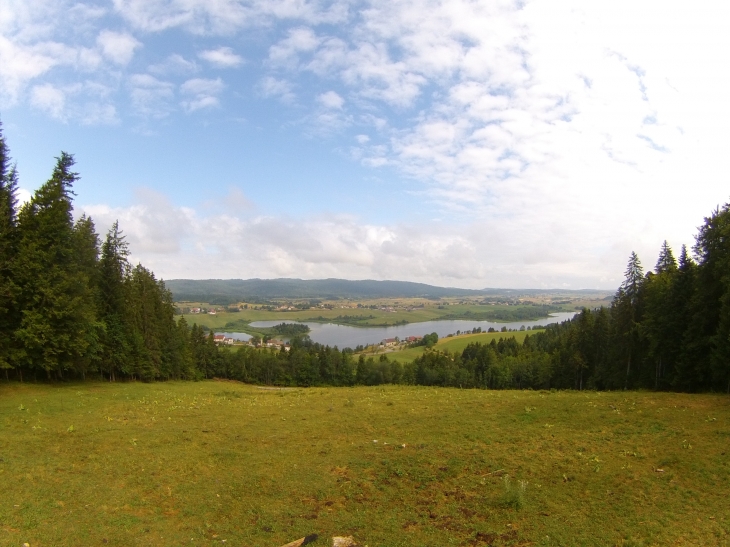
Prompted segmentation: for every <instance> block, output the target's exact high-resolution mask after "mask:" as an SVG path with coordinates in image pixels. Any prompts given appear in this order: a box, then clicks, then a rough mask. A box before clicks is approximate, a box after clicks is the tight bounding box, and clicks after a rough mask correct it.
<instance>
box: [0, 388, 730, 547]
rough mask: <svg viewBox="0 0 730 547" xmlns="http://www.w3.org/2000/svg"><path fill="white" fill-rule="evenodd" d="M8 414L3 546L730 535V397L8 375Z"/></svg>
mask: <svg viewBox="0 0 730 547" xmlns="http://www.w3.org/2000/svg"><path fill="white" fill-rule="evenodd" d="M0 428H1V429H0V480H1V481H2V495H1V496H0V545H18V546H19V545H22V544H23V543H24V542H28V543H29V544H30V545H31V546H32V547H41V546H51V545H53V546H65V545H68V546H71V545H73V546H78V545H100V546H101V545H107V546H132V545H155V546H162V545H246V546H272V547H277V546H279V545H282V544H284V543H286V542H288V541H291V540H293V539H296V538H299V537H302V536H304V535H306V534H310V533H313V532H315V533H319V534H320V535H321V536H323V538H322V539H320V540H318V541H317V542H315V543H314V544H313V545H314V546H315V547H316V546H318V545H322V546H324V545H327V544H328V543H327V541H326V540H325V539H324V537H327V536H331V535H336V534H342V535H348V534H353V535H354V536H355V537H356V539H358V540H359V541H360V542H361V544H362V545H365V544H367V545H370V546H371V547H372V546H422V545H427V546H437V545H438V546H442V545H464V546H471V545H476V546H486V545H566V546H572V545H623V546H628V545H647V546H648V545H718V546H727V545H730V505H728V502H727V500H728V494H730V398H728V396H726V395H725V396H722V395H683V394H670V393H635V392H621V393H615V392H614V393H611V392H608V393H595V392H580V393H578V392H523V391H479V390H456V389H443V388H436V389H434V388H418V387H392V386H386V387H378V388H328V389H319V388H312V389H291V390H263V389H259V388H256V387H253V386H246V385H242V384H237V383H233V382H218V381H207V382H200V383H192V382H191V383H156V384H136V383H130V384H108V383H86V384H76V385H61V386H49V385H33V384H24V385H20V384H2V385H0ZM375 441H377V442H375ZM505 475H509V488H506V487H505V479H504V476H505ZM520 481H524V482H523V483H522V484H523V485H524V491H522V490H521V487H520ZM223 540H226V541H225V543H223Z"/></svg>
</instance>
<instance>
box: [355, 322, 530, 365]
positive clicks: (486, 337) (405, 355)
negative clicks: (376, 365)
mask: <svg viewBox="0 0 730 547" xmlns="http://www.w3.org/2000/svg"><path fill="white" fill-rule="evenodd" d="M533 332H540V331H538V330H535V331H517V332H482V333H479V334H460V335H459V336H452V337H450V338H448V337H447V338H441V339H439V341H438V342H436V345H435V346H433V348H432V349H435V350H438V351H448V352H452V353H453V352H455V351H459V352H461V351H464V348H465V347H466V346H468V345H469V344H473V343H476V342H479V343H481V344H489V343H490V342H491V341H492V340H497V341H499V339H500V338H512V337H513V336H514V338H515V339H516V340H517V341H518V342H520V343H522V342H523V341H524V340H525V336H527V335H528V334H532V333H533ZM424 351H426V348H425V346H419V347H416V348H406V349H403V350H400V351H393V352H389V353H388V359H390V360H391V361H399V362H401V363H408V362H410V361H413V360H414V359H415V358H416V357H419V356H420V355H423V352H424ZM367 354H368V352H365V355H367Z"/></svg>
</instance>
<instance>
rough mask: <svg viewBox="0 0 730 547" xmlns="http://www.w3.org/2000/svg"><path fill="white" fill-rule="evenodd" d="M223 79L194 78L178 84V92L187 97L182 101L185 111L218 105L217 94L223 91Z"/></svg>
mask: <svg viewBox="0 0 730 547" xmlns="http://www.w3.org/2000/svg"><path fill="white" fill-rule="evenodd" d="M224 87H225V85H224V84H223V80H221V79H220V78H216V79H215V80H211V79H206V78H194V79H192V80H188V81H186V82H185V83H184V84H182V85H181V86H180V93H181V94H182V95H184V96H186V97H187V98H186V99H185V100H183V101H182V103H181V104H182V106H183V108H184V109H185V111H186V112H194V111H196V110H200V109H203V108H213V107H217V106H219V105H220V101H219V100H218V95H220V93H221V92H222V91H223V88H224Z"/></svg>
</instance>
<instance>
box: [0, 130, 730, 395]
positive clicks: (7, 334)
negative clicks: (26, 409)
mask: <svg viewBox="0 0 730 547" xmlns="http://www.w3.org/2000/svg"><path fill="white" fill-rule="evenodd" d="M1 129H2V128H1V126H0V373H2V374H3V375H4V377H5V378H6V379H10V378H11V377H12V378H16V379H18V380H23V378H27V377H31V378H34V379H44V378H46V379H69V378H86V377H87V376H89V375H91V376H92V377H97V378H98V377H103V378H106V379H109V380H116V379H140V380H145V381H151V380H167V379H189V380H193V379H202V378H212V377H215V376H219V377H226V378H231V379H237V380H241V381H245V382H254V383H263V384H276V385H298V386H311V385H333V386H340V385H343V386H346V385H355V384H365V385H377V384H383V383H396V384H398V383H403V384H419V385H435V386H461V387H476V388H490V389H502V388H533V389H538V388H539V389H543V388H544V389H549V388H559V389H566V388H567V389H599V390H602V389H612V390H613V389H656V390H678V391H728V392H730V205H729V204H726V205H724V206H723V207H722V208H718V209H716V210H715V211H714V212H713V213H712V214H711V215H710V216H709V217H707V218H705V220H704V224H703V225H702V226H701V227H700V229H699V232H698V234H697V236H696V242H695V245H694V247H693V248H692V253H691V254H690V251H689V250H688V249H687V248H686V247H685V246H683V247H682V249H681V252H680V256H679V259H678V260H677V259H675V257H674V253H673V251H672V249H671V248H670V247H669V245H668V244H667V243H666V242H665V243H664V244H663V246H662V248H661V252H660V255H659V260H658V262H657V264H656V266H655V268H654V270H653V271H651V272H649V273H647V274H644V271H643V268H642V265H641V262H640V261H639V258H638V256H637V255H636V254H635V253H632V254H631V256H630V258H629V262H628V266H627V269H626V273H625V279H624V281H623V283H622V284H621V286H620V287H619V289H618V290H617V292H616V294H615V296H614V298H613V301H612V303H611V306H610V307H601V308H599V309H593V310H589V309H584V310H582V312H581V313H579V314H578V315H576V317H575V318H573V319H572V320H570V321H566V322H563V323H561V324H557V325H550V326H548V327H547V328H546V329H545V330H544V331H542V332H536V333H533V334H531V335H529V336H527V337H525V339H524V341H523V342H521V343H520V342H517V340H516V339H515V338H514V337H509V335H507V334H505V338H503V339H500V340H499V341H496V340H495V341H492V342H490V343H489V344H480V343H474V344H470V345H469V346H467V347H466V348H465V349H464V350H463V351H461V352H456V353H448V352H441V351H438V350H437V346H433V343H431V344H429V343H427V342H431V340H430V339H429V336H432V335H428V336H427V337H424V339H423V340H424V343H426V345H427V346H433V347H430V348H428V349H427V350H426V351H425V353H424V354H423V355H421V356H419V357H418V358H416V359H415V360H414V361H413V362H410V363H403V364H401V363H399V362H397V361H391V360H389V359H388V357H387V356H385V355H382V356H380V357H379V358H377V359H376V358H373V357H368V358H366V357H365V356H363V355H359V356H358V355H355V354H354V352H353V351H352V350H351V349H349V348H346V349H343V350H340V349H338V348H337V347H328V346H322V345H320V344H316V343H313V342H312V341H311V340H310V339H309V338H308V337H307V336H306V335H305V334H303V333H294V334H296V335H303V336H295V337H294V338H293V339H292V344H291V346H290V347H289V348H288V349H285V348H282V349H281V350H279V351H273V350H261V349H255V348H252V347H241V348H238V349H229V348H218V347H217V346H216V344H215V342H214V338H213V333H212V332H206V331H205V330H204V329H203V328H202V327H199V326H198V325H193V326H192V327H191V326H190V325H188V323H187V322H186V320H185V318H180V319H179V320H178V321H176V318H175V315H174V310H175V308H174V304H173V300H172V295H171V293H170V291H169V290H167V288H166V287H165V284H164V282H162V281H161V280H158V279H157V278H156V277H155V275H154V274H153V273H152V272H151V271H149V270H148V269H146V268H145V267H143V266H142V265H140V264H138V265H136V266H133V265H132V264H131V263H130V262H129V259H128V257H129V246H128V244H127V242H126V240H125V238H124V235H123V233H122V231H121V229H120V228H119V225H118V223H115V224H114V225H113V226H112V227H111V229H110V230H109V231H108V232H107V234H106V236H105V238H104V239H103V241H102V239H101V238H100V236H99V235H98V234H97V233H96V230H95V226H94V223H93V221H92V219H91V218H89V217H86V216H85V215H82V216H81V217H79V218H78V219H76V220H74V218H73V215H72V212H73V203H72V202H73V197H74V192H73V184H74V183H75V182H76V181H77V180H78V174H77V173H75V172H74V171H73V165H74V160H73V157H72V156H71V155H69V154H66V153H61V155H60V157H58V158H57V161H56V165H55V167H54V169H53V172H52V174H51V177H50V179H49V180H48V181H47V182H46V183H45V184H43V185H42V186H41V187H40V188H39V189H38V190H37V191H36V192H35V193H34V195H33V196H32V198H31V199H30V201H28V202H27V203H25V204H23V205H22V206H18V202H17V198H16V194H17V189H18V172H17V170H16V168H15V166H14V165H12V164H11V161H10V156H9V152H8V147H7V145H6V142H5V139H4V136H3V134H2V131H1ZM436 339H437V337H436ZM433 342H434V343H435V342H436V340H433Z"/></svg>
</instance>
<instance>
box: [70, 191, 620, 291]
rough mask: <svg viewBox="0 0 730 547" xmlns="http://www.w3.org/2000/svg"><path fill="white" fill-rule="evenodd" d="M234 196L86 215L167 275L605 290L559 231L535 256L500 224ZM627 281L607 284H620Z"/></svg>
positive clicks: (99, 208)
mask: <svg viewBox="0 0 730 547" xmlns="http://www.w3.org/2000/svg"><path fill="white" fill-rule="evenodd" d="M232 196H233V197H235V198H236V199H237V200H238V201H242V205H241V207H238V208H237V209H238V210H237V211H234V210H233V209H229V211H228V212H224V211H225V208H224V207H221V208H220V210H219V211H213V212H212V213H211V214H209V215H203V214H201V211H195V210H193V209H189V208H184V207H177V206H174V205H172V204H171V203H170V201H169V200H168V199H167V198H166V197H165V196H163V195H160V194H158V193H156V192H153V191H151V190H140V191H138V192H137V199H136V203H135V204H134V205H132V206H130V207H123V208H110V207H108V206H104V205H89V206H82V207H79V213H80V212H85V213H87V214H89V215H91V216H92V217H93V218H94V221H95V222H96V224H97V227H98V229H99V230H100V231H102V232H103V231H104V230H106V229H107V228H108V226H110V225H111V223H112V222H114V220H117V219H118V220H119V221H120V227H121V228H122V230H124V233H125V234H126V235H127V237H128V241H129V243H130V248H131V251H132V260H133V261H137V260H139V261H141V262H142V263H144V264H145V265H146V266H148V267H150V268H152V269H153V270H154V271H155V273H156V274H157V275H158V276H160V277H162V278H167V279H170V278H181V277H182V278H185V277H187V278H205V277H210V275H211V272H215V276H216V277H221V278H251V277H263V278H266V277H268V278H270V277H304V278H324V277H344V278H349V279H410V280H416V281H422V282H426V283H435V284H441V285H452V286H461V287H472V288H482V287H485V286H513V287H514V286H521V287H555V286H559V285H560V284H561V283H564V282H565V281H566V280H568V282H569V284H570V286H571V287H572V288H579V287H583V286H595V285H596V278H595V274H594V272H584V273H581V274H577V275H576V268H579V267H580V265H581V264H582V259H581V258H580V257H578V256H577V255H575V254H573V253H572V252H571V251H570V249H565V248H562V247H556V246H554V245H550V244H549V243H550V242H551V238H554V237H556V236H560V235H562V234H560V233H558V232H556V231H555V228H551V227H548V228H547V229H545V230H543V231H542V232H538V233H535V234H532V236H533V237H534V238H535V239H537V240H538V241H539V242H540V244H541V245H542V251H541V252H540V253H537V254H534V253H532V254H527V255H526V254H525V253H524V252H523V251H522V250H520V249H518V248H516V247H515V245H513V243H512V242H510V241H505V240H502V239H498V238H494V237H489V234H490V233H492V231H493V230H494V229H495V228H496V226H497V223H496V222H495V221H491V220H486V221H473V222H470V223H467V224H461V225H455V224H449V223H440V222H435V223H431V224H430V225H428V226H422V225H418V224H403V223H400V224H377V223H372V222H363V221H361V220H360V219H358V218H356V217H353V216H349V215H312V216H306V217H304V218H292V217H273V216H265V215H255V216H250V215H248V216H241V215H240V213H241V210H242V209H245V212H246V213H247V214H248V213H251V211H252V205H251V204H250V202H249V201H248V200H247V199H246V198H245V197H244V196H242V194H240V192H234V193H233V194H232ZM229 197H230V196H229ZM546 243H547V245H546ZM494 256H500V257H503V260H501V261H495V260H494ZM594 258H595V257H594ZM515 265H517V266H519V269H518V271H515ZM618 277H620V272H618V275H617V276H616V277H613V278H610V279H606V280H604V286H608V287H612V286H615V285H616V284H618V282H619V279H618Z"/></svg>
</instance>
